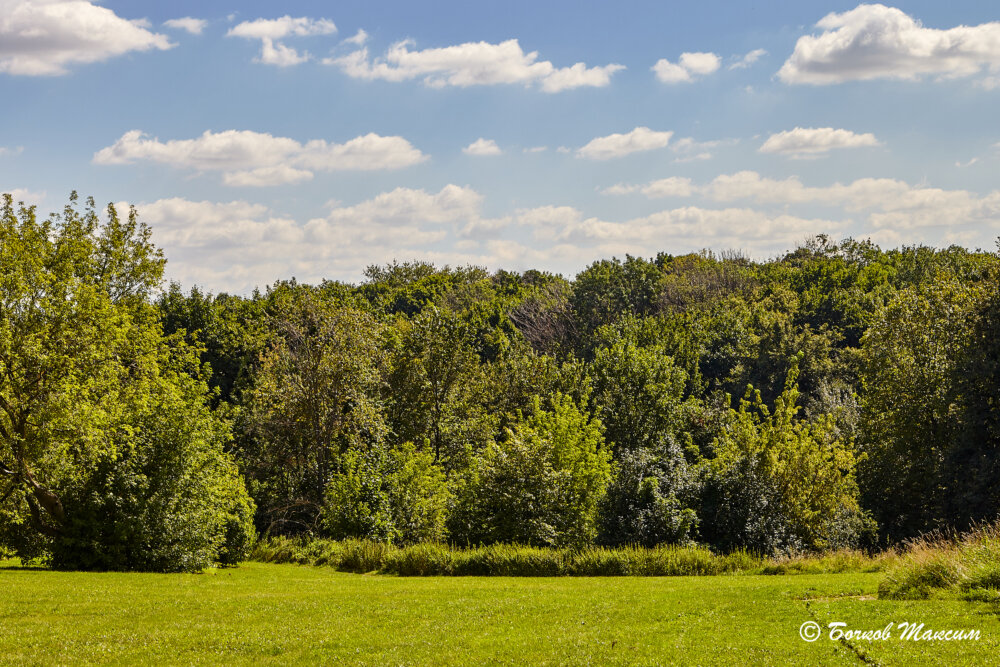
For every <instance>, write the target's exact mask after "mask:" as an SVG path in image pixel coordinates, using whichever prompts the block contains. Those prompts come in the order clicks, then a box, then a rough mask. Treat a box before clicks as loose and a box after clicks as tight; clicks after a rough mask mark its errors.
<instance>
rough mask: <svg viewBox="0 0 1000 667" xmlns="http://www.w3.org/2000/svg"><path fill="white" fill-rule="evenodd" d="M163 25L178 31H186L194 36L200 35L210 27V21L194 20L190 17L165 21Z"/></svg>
mask: <svg viewBox="0 0 1000 667" xmlns="http://www.w3.org/2000/svg"><path fill="white" fill-rule="evenodd" d="M163 25H165V26H166V27H168V28H175V29H177V30H184V31H187V32H189V33H191V34H192V35H200V34H201V33H202V31H203V30H204V29H205V26H206V25H208V21H206V20H205V19H193V18H191V17H190V16H185V17H184V18H180V19H170V20H169V21H164V22H163Z"/></svg>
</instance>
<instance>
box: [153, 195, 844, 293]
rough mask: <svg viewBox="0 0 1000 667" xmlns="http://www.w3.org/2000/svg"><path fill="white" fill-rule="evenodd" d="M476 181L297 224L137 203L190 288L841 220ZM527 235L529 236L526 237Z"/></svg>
mask: <svg viewBox="0 0 1000 667" xmlns="http://www.w3.org/2000/svg"><path fill="white" fill-rule="evenodd" d="M482 205H483V197H482V195H480V194H479V193H478V192H476V191H475V190H473V189H471V188H468V187H462V186H458V185H446V186H445V187H443V188H441V190H440V191H438V192H427V191H425V190H414V189H409V188H397V189H395V190H393V191H391V192H386V193H383V194H380V195H378V196H376V197H374V198H372V199H368V200H365V201H362V202H359V203H357V204H354V205H351V206H344V205H340V204H334V205H333V206H332V208H331V209H330V210H329V211H328V213H327V214H326V215H325V216H323V217H318V218H313V219H311V220H309V221H307V222H305V223H304V224H303V223H300V222H297V221H295V220H293V219H290V218H288V217H287V216H282V215H278V214H276V213H274V212H273V211H272V210H270V209H269V208H268V207H266V206H263V205H260V204H253V203H249V202H246V201H232V202H228V203H214V202H209V201H200V202H196V201H188V200H184V199H178V198H173V199H164V200H159V201H156V202H152V203H149V204H140V205H138V207H137V208H138V210H139V214H140V218H141V219H142V220H143V221H144V222H146V223H147V224H149V225H150V226H151V227H152V229H153V241H154V243H156V244H157V245H159V246H161V247H163V248H164V251H165V253H166V255H167V257H168V258H169V260H170V261H169V263H168V265H167V274H168V276H169V277H170V278H172V279H178V280H181V281H182V282H183V283H184V284H186V285H192V284H199V285H201V286H203V287H206V288H208V289H212V290H227V291H240V292H247V291H249V290H251V289H252V288H253V287H255V286H262V285H265V284H269V283H271V282H273V281H275V280H278V279H283V278H288V277H290V276H295V277H297V278H298V279H300V280H303V281H307V282H316V281H319V280H321V279H323V278H334V279H342V280H358V279H360V277H361V275H362V272H363V270H364V268H365V267H366V266H368V265H369V264H373V263H381V262H387V261H391V260H392V259H401V260H405V259H421V260H426V261H432V262H435V263H438V264H444V263H448V264H452V265H463V264H470V263H471V264H476V265H483V266H487V267H490V268H494V269H496V268H501V267H502V268H508V269H513V270H521V269H527V268H543V269H548V270H556V271H565V272H575V271H578V270H580V269H582V268H583V267H584V266H585V265H586V264H587V263H589V262H590V261H592V260H594V259H597V258H600V257H609V256H611V255H619V256H621V255H623V254H625V253H631V254H639V255H645V254H649V253H650V252H653V249H659V248H662V249H668V250H670V251H671V252H683V251H693V250H698V249H700V248H702V247H733V246H737V247H741V248H749V249H754V250H757V251H758V252H760V253H773V252H775V251H778V250H783V249H786V248H787V247H790V245H791V244H793V243H795V242H796V241H799V240H801V239H802V238H804V237H806V236H808V235H811V234H815V233H821V232H826V233H835V232H837V231H838V230H839V229H841V228H842V226H843V225H842V223H840V222H835V221H828V220H819V219H808V218H798V217H795V216H791V215H787V214H784V213H780V214H776V215H770V214H766V213H762V212H759V211H754V210H751V209H745V208H728V209H721V210H713V209H704V208H698V207H684V208H678V209H670V210H664V211H660V212H658V213H654V214H652V215H649V216H645V217H640V218H633V219H630V220H624V221H619V222H614V221H606V220H601V219H598V218H587V217H585V216H584V215H583V214H582V213H581V212H580V211H579V210H577V209H575V208H573V207H569V206H540V207H536V208H530V209H521V210H518V211H515V212H514V213H513V214H511V215H509V216H505V217H501V218H493V219H490V218H484V217H483V216H482ZM525 234H527V235H528V237H529V238H530V239H532V240H531V241H530V242H528V243H527V244H526V241H525V238H524V237H525Z"/></svg>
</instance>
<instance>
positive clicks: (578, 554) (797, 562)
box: [252, 537, 885, 577]
mask: <svg viewBox="0 0 1000 667" xmlns="http://www.w3.org/2000/svg"><path fill="white" fill-rule="evenodd" d="M252 559H253V560H257V561H263V562H267V563H299V564H310V565H325V566H328V567H333V568H335V569H337V570H340V571H342V572H356V573H370V572H378V573H381V574H396V575H401V576H430V575H438V576H442V575H443V576H464V575H476V576H508V577H555V576H581V577H595V576H596V577H603V576H646V577H649V576H652V577H664V576H682V575H688V576H692V575H694V576H697V575H718V574H795V573H811V574H812V573H829V572H846V571H851V572H871V571H876V570H878V569H880V568H881V567H883V566H884V562H885V561H884V560H879V559H873V558H869V557H867V556H865V555H864V554H862V553H860V552H847V551H844V552H836V553H834V554H829V555H826V556H814V557H800V558H797V559H784V560H781V561H778V560H767V559H764V558H761V557H760V556H756V555H754V554H751V553H748V552H745V551H736V552H733V553H730V554H716V553H713V552H712V551H710V550H709V549H707V548H705V547H700V546H684V547H677V546H662V547H655V548H651V549H650V548H645V547H636V546H624V547H617V548H603V547H588V548H584V549H548V548H539V547H528V546H521V545H512V544H494V545H490V546H482V547H473V548H469V549H463V548H457V547H449V546H447V545H443V544H416V545H412V546H406V547H395V546H390V545H387V544H383V543H379V542H371V541H368V540H344V541H342V542H335V541H332V540H320V539H313V540H305V539H292V538H282V537H273V538H269V539H262V540H260V541H259V542H258V543H257V546H256V548H255V550H254V553H253V556H252Z"/></svg>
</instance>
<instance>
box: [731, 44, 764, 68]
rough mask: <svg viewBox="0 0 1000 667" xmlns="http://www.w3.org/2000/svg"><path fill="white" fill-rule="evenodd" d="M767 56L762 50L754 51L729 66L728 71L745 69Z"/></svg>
mask: <svg viewBox="0 0 1000 667" xmlns="http://www.w3.org/2000/svg"><path fill="white" fill-rule="evenodd" d="M766 55H767V51H765V50H764V49H754V50H753V51H750V52H749V53H746V54H745V55H743V56H742V57H741V58H738V59H737V60H736V61H735V62H733V63H732V64H730V65H729V69H731V70H733V69H746V68H748V67H750V66H751V65H753V64H754V63H755V62H757V61H758V60H760V59H761V58H762V57H764V56H766Z"/></svg>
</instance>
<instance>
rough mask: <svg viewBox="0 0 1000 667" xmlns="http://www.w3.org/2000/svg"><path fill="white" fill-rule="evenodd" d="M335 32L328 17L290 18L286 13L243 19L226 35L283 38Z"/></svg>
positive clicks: (248, 37)
mask: <svg viewBox="0 0 1000 667" xmlns="http://www.w3.org/2000/svg"><path fill="white" fill-rule="evenodd" d="M335 32H337V26H336V25H335V24H334V23H333V21H330V20H328V19H311V18H308V17H305V16H302V17H299V18H292V17H291V16H287V15H286V16H282V17H281V18H277V19H256V20H254V21H243V22H242V23H240V24H238V25H235V26H233V27H232V28H230V29H229V32H227V33H226V36H227V37H244V38H246V39H264V38H268V39H283V38H285V37H293V36H294V37H310V36H313V35H330V34H333V33H335Z"/></svg>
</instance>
